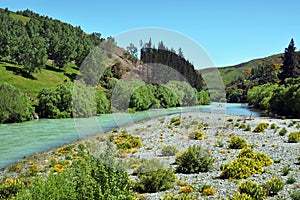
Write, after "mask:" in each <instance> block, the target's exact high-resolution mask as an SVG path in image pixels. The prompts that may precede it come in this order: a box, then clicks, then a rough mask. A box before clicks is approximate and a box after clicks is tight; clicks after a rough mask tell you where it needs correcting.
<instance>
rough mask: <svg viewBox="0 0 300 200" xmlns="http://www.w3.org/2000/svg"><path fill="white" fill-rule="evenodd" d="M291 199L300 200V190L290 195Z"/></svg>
mask: <svg viewBox="0 0 300 200" xmlns="http://www.w3.org/2000/svg"><path fill="white" fill-rule="evenodd" d="M290 196H291V198H292V199H293V200H300V190H299V189H295V190H294V191H293V192H292V193H291V194H290Z"/></svg>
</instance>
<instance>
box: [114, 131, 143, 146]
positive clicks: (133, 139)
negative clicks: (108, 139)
mask: <svg viewBox="0 0 300 200" xmlns="http://www.w3.org/2000/svg"><path fill="white" fill-rule="evenodd" d="M114 142H115V144H116V145H117V147H118V148H119V149H124V150H127V149H132V148H140V147H142V140H141V139H139V137H138V136H132V135H130V134H129V133H127V132H125V131H123V132H122V133H121V134H119V135H118V136H117V139H116V140H115V141H114Z"/></svg>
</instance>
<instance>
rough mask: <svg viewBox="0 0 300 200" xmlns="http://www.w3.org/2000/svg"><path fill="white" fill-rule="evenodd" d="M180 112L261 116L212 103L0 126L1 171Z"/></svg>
mask: <svg viewBox="0 0 300 200" xmlns="http://www.w3.org/2000/svg"><path fill="white" fill-rule="evenodd" d="M181 112H199V113H205V112H210V113H211V112H213V113H224V114H232V115H242V116H247V117H249V116H252V117H257V116H259V115H260V114H259V113H258V112H255V111H252V110H251V109H250V108H249V107H248V106H245V105H241V104H228V103H212V104H211V105H208V106H195V107H188V108H169V109H156V110H148V111H143V112H136V113H133V114H126V113H114V114H104V115H99V116H96V117H91V118H84V119H40V120H35V121H30V122H24V123H16V124H1V125H0V169H1V168H3V167H5V166H7V165H9V164H11V163H14V162H16V161H18V160H19V159H22V158H23V157H25V156H29V155H32V154H35V153H38V152H42V151H47V150H50V149H53V148H55V147H58V146H61V145H63V144H66V143H70V142H72V141H75V140H78V139H80V138H82V137H84V136H86V135H90V134H93V133H97V132H102V131H107V130H109V129H111V128H114V127H117V126H122V125H125V124H130V123H134V122H137V121H141V120H147V119H151V118H155V117H160V116H166V115H172V114H177V113H181Z"/></svg>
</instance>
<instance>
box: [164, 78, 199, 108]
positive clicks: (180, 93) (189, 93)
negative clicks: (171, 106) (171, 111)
mask: <svg viewBox="0 0 300 200" xmlns="http://www.w3.org/2000/svg"><path fill="white" fill-rule="evenodd" d="M167 86H168V87H169V88H170V89H171V90H172V91H173V92H174V93H175V94H176V96H177V98H178V101H179V105H180V106H192V105H196V104H197V95H196V92H197V91H195V89H194V88H192V87H191V85H189V84H188V83H187V82H180V81H169V82H168V83H167Z"/></svg>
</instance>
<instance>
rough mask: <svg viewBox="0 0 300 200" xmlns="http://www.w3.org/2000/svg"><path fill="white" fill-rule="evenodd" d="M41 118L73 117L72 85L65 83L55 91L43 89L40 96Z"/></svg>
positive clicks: (38, 108)
mask: <svg viewBox="0 0 300 200" xmlns="http://www.w3.org/2000/svg"><path fill="white" fill-rule="evenodd" d="M38 99H39V104H38V107H37V110H38V113H39V116H40V117H44V118H69V117H71V116H72V84H71V83H63V84H60V85H59V86H57V87H56V88H55V89H49V88H46V89H43V90H42V91H40V93H39V95H38Z"/></svg>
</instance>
